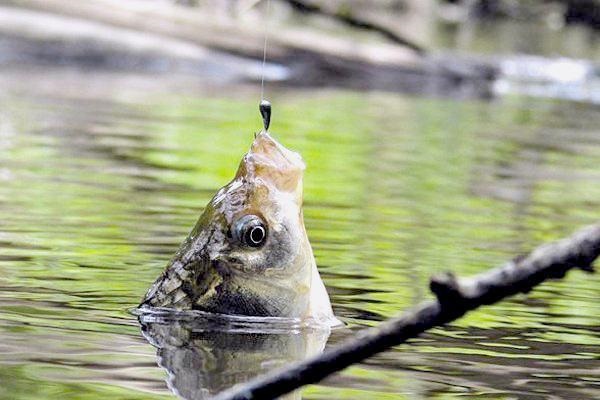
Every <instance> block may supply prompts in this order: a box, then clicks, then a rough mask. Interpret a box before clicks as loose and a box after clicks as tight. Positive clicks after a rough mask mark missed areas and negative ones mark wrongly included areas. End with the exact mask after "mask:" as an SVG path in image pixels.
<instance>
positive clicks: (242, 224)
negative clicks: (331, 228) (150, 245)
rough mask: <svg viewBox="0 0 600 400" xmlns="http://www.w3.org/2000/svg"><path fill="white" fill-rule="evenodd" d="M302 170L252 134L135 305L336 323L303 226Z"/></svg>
mask: <svg viewBox="0 0 600 400" xmlns="http://www.w3.org/2000/svg"><path fill="white" fill-rule="evenodd" d="M304 171H305V164H304V161H303V160H302V157H301V156H300V154H298V153H296V152H293V151H291V150H288V149H287V148H285V147H284V146H283V145H282V144H280V143H279V142H278V141H277V140H275V139H274V138H273V137H272V136H271V135H270V134H269V133H268V132H267V131H266V130H262V131H261V132H259V133H258V134H256V135H255V138H254V141H253V142H252V145H251V147H250V150H249V151H248V152H247V153H246V154H245V155H244V156H243V158H242V160H241V162H240V164H239V167H238V170H237V173H236V174H235V177H234V178H233V179H232V180H231V181H230V182H229V183H228V184H227V185H225V186H224V187H222V188H221V189H219V190H218V191H217V192H216V194H215V195H214V197H213V198H212V199H211V200H210V201H209V203H208V205H207V206H206V207H205V209H204V211H203V213H202V214H201V216H200V218H199V219H198V222H197V223H196V225H195V226H194V228H193V229H192V231H191V233H190V234H189V235H188V237H187V238H186V239H185V240H184V242H183V243H182V244H181V246H180V248H179V250H178V251H177V253H176V254H175V256H174V257H173V258H172V260H171V261H170V262H169V264H168V265H167V267H166V269H165V270H164V272H163V273H162V274H161V275H160V276H159V278H158V279H157V280H156V282H155V283H154V284H153V285H152V286H151V288H150V289H149V290H148V292H147V294H146V296H145V297H144V299H143V301H142V303H141V304H140V307H146V308H148V307H150V308H168V309H173V310H177V311H185V310H199V311H204V312H208V313H215V314H225V315H241V316H253V317H283V318H294V319H301V320H303V321H312V322H315V323H318V324H329V325H335V324H337V322H338V321H337V319H335V317H334V315H333V311H332V307H331V302H330V300H329V296H328V294H327V291H326V288H325V285H324V284H323V281H322V279H321V277H320V275H319V271H318V269H317V266H316V262H315V258H314V255H313V251H312V247H311V245H310V242H309V239H308V236H307V233H306V229H305V225H304V217H303V207H302V206H303V175H304Z"/></svg>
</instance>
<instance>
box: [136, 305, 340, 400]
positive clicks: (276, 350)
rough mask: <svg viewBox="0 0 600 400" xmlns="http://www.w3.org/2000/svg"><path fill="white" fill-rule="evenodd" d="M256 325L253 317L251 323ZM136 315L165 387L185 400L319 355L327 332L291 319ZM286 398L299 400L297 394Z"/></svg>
mask: <svg viewBox="0 0 600 400" xmlns="http://www.w3.org/2000/svg"><path fill="white" fill-rule="evenodd" d="M204 317H207V318H204ZM255 320H257V318H256V319H255ZM255 320H251V319H248V318H241V317H238V318H234V319H226V317H224V318H223V319H221V318H220V317H215V316H214V315H213V316H210V315H208V313H205V314H204V315H202V316H200V317H198V316H197V315H196V316H195V317H189V316H184V317H182V315H181V314H179V315H167V314H165V315H159V316H156V315H152V316H148V315H141V316H140V317H139V321H140V325H141V330H142V334H143V335H144V337H145V338H146V339H147V340H148V342H150V344H152V345H153V346H154V347H156V349H157V362H158V365H159V366H160V367H161V368H163V369H164V370H165V371H166V372H167V375H168V378H167V385H168V387H169V389H171V390H172V391H173V393H175V394H176V395H177V396H179V397H181V398H183V399H186V400H200V399H208V398H210V397H211V396H214V395H216V394H217V393H219V392H222V391H224V390H226V389H229V388H231V387H232V386H234V385H236V384H240V383H244V382H247V381H249V380H250V379H252V378H254V377H256V376H258V375H261V374H263V373H265V372H268V371H271V370H273V369H276V368H279V367H282V366H284V365H288V364H290V363H292V362H296V361H301V360H303V359H306V358H308V357H310V356H312V355H316V354H319V353H321V352H322V351H323V348H324V347H325V344H326V342H327V339H328V338H329V334H330V330H329V329H327V328H306V327H300V326H293V320H291V319H282V318H268V319H265V321H264V322H257V321H255ZM284 398H286V399H300V398H301V396H300V392H299V391H298V392H295V393H291V394H289V395H288V396H287V397H284Z"/></svg>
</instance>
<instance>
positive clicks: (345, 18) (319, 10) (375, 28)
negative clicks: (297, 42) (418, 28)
mask: <svg viewBox="0 0 600 400" xmlns="http://www.w3.org/2000/svg"><path fill="white" fill-rule="evenodd" d="M282 1H283V2H285V3H287V4H289V5H290V6H291V7H292V8H294V9H295V10H297V11H299V12H302V13H306V14H317V15H322V16H325V17H328V18H332V19H334V20H336V21H339V22H341V23H343V24H346V25H348V26H351V27H353V28H358V29H363V30H367V31H371V32H376V33H379V34H380V35H382V36H383V37H385V38H386V39H388V40H390V41H391V42H393V43H396V44H399V45H401V46H405V47H408V48H409V49H411V50H414V51H415V52H417V53H419V54H425V49H424V48H423V47H422V46H420V45H418V44H416V43H414V42H413V41H411V40H408V39H406V38H404V37H402V36H400V35H398V34H397V33H395V32H393V31H392V30H390V29H387V28H385V27H383V26H381V25H377V24H375V23H373V22H370V21H366V20H364V19H361V18H358V17H354V16H352V15H350V14H344V13H338V12H331V11H329V10H326V9H325V8H323V7H320V6H318V5H316V4H314V3H307V2H304V1H300V0H282Z"/></svg>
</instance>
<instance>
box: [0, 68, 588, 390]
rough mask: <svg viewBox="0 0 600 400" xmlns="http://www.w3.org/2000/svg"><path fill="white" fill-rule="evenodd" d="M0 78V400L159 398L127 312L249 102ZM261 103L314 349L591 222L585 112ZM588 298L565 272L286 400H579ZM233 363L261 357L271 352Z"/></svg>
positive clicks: (232, 140) (230, 146)
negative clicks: (438, 277) (295, 169)
mask: <svg viewBox="0 0 600 400" xmlns="http://www.w3.org/2000/svg"><path fill="white" fill-rule="evenodd" d="M6 74H8V75H6ZM53 74H54V75H53ZM7 76H8V77H7ZM49 82H52V83H49ZM2 83H3V88H4V90H3V91H2V94H0V99H1V104H2V106H1V107H0V399H3V400H4V399H6V400H8V399H11V400H14V399H19V400H20V399H99V398H111V399H159V398H160V399H163V398H164V399H168V398H174V394H173V393H172V392H171V390H170V389H169V388H168V387H167V384H166V383H165V380H170V382H171V386H173V380H174V379H175V380H177V377H173V376H172V375H173V371H170V376H169V374H167V372H166V370H165V369H164V368H161V367H159V366H158V365H157V360H156V349H155V348H154V347H153V346H152V345H150V344H149V343H148V342H147V341H146V340H145V339H144V337H143V336H142V335H141V333H140V327H139V325H138V323H137V320H136V319H135V317H133V316H132V315H131V314H130V313H129V312H128V311H129V309H130V308H132V307H135V306H136V305H137V304H138V302H139V300H140V299H141V297H142V296H143V294H144V293H145V291H146V290H147V288H148V287H149V285H150V284H151V283H152V282H153V281H154V279H155V278H156V276H157V275H158V274H159V273H160V271H161V270H162V268H163V267H164V265H165V264H166V263H167V261H168V260H169V258H170V256H171V255H172V254H173V252H174V251H175V250H176V249H177V247H178V245H179V243H180V242H181V241H182V239H183V238H184V237H185V236H186V234H187V233H188V231H189V230H190V229H191V227H192V226H193V224H194V223H195V220H196V218H197V217H198V215H199V214H200V212H201V210H202V207H203V206H204V204H205V203H206V202H207V201H208V200H209V198H210V197H211V196H212V194H213V193H214V191H215V190H216V189H217V188H218V187H220V186H222V185H223V184H224V183H226V182H227V181H228V180H229V179H230V178H231V177H232V175H233V173H234V172H235V169H236V167H237V164H238V162H239V158H240V157H241V155H242V154H243V153H244V152H245V151H246V150H247V148H248V146H249V144H250V143H251V139H252V133H253V132H254V131H256V130H258V129H259V126H260V119H259V115H258V112H257V110H256V108H257V100H256V88H253V87H226V88H223V87H202V86H194V85H193V84H190V85H187V84H186V83H185V82H184V83H181V82H173V81H171V80H169V79H167V78H160V77H158V78H157V77H144V76H135V77H127V76H125V77H123V76H120V75H118V74H96V75H90V74H84V73H79V72H71V73H64V72H61V71H58V72H52V71H48V70H44V71H43V72H40V71H29V72H27V71H26V72H23V71H8V72H6V73H5V75H4V78H3V80H2ZM270 100H271V101H272V103H273V105H274V115H273V122H272V131H273V132H274V134H275V135H276V136H277V137H278V138H279V139H280V140H281V142H282V143H284V144H285V145H286V146H288V147H290V148H292V149H295V150H297V151H299V152H300V153H302V155H303V156H304V158H305V160H306V162H307V164H308V169H307V173H306V177H305V202H306V207H305V218H306V226H307V230H308V233H309V237H310V239H311V242H312V244H313V248H314V252H315V256H316V259H317V263H318V265H319V268H320V270H321V272H322V276H323V279H324V281H325V284H326V286H327V288H328V291H329V292H330V295H331V299H332V303H333V305H334V309H335V311H336V314H337V315H338V316H339V317H340V318H341V319H342V320H344V321H345V322H346V323H347V325H348V326H347V328H346V329H342V330H338V331H334V332H333V334H332V336H331V338H330V340H329V343H328V345H332V344H335V343H336V342H338V341H339V340H341V339H343V338H344V337H346V336H348V335H350V334H351V333H352V332H353V331H356V330H358V329H360V328H362V327H363V326H371V325H374V324H376V322H377V321H379V320H382V319H384V318H387V317H390V316H392V315H395V314H396V313H398V312H400V311H402V310H404V309H406V308H408V307H410V306H411V305H414V304H416V303H417V302H419V301H421V300H423V299H425V298H428V297H429V294H428V291H427V281H428V277H429V276H431V275H432V274H434V273H436V272H439V271H443V270H451V271H455V272H457V273H459V274H465V275H467V274H473V273H477V272H479V271H482V270H484V269H486V268H489V267H491V266H495V265H497V264H499V263H501V262H503V261H506V260H507V259H510V258H512V257H514V256H516V255H518V254H521V253H523V252H526V251H527V250H528V249H531V248H532V247H534V246H536V245H537V244H539V243H541V242H545V241H550V240H553V239H556V238H560V237H562V236H565V235H568V234H569V233H570V232H572V231H573V230H575V229H577V228H578V227H580V226H582V225H585V224H589V223H593V222H595V221H597V220H598V217H599V215H600V214H599V210H600V168H599V165H600V131H599V130H598V127H599V126H600V109H598V106H591V105H585V104H576V103H566V102H560V101H554V100H534V99H526V98H519V97H507V98H503V99H497V100H494V101H491V102H480V101H453V100H447V99H422V98H412V97H405V96H402V95H393V94H378V93H371V94H364V95H361V94H358V93H353V92H345V91H323V90H317V91H308V90H307V91H299V90H283V89H281V90H279V91H272V95H271V96H270ZM599 297H600V275H594V276H590V275H586V274H584V273H582V272H573V273H571V274H570V275H568V276H567V278H566V279H565V280H563V281H560V282H551V283H547V284H544V285H543V286H541V287H540V288H538V289H536V290H535V291H534V292H532V293H530V294H529V295H527V296H518V297H515V298H512V299H510V300H508V301H505V302H502V303H501V304H498V305H495V306H492V307H486V308H485V309H482V310H480V311H477V312H474V313H472V314H469V315H468V316H467V317H465V318H463V319H461V320H460V321H457V322H456V323H454V324H452V325H451V326H449V327H447V328H444V329H436V330H435V331H432V332H430V333H428V334H427V335H425V336H423V337H422V338H420V339H418V340H414V341H412V342H411V344H410V345H406V346H400V347H398V348H394V349H393V350H391V351H388V352H386V353H384V354H381V355H379V356H376V357H374V358H372V359H370V360H368V361H367V362H365V363H363V364H360V365H357V366H354V367H352V368H350V369H348V370H346V371H344V372H343V373H341V374H339V375H336V376H334V377H332V378H330V379H328V380H327V381H326V382H324V383H323V384H320V385H315V386H309V387H307V388H305V390H304V391H303V393H302V396H303V398H305V399H332V398H335V399H373V398H378V399H392V398H393V399H450V398H472V399H516V398H519V399H558V398H563V399H593V398H598V396H600V362H599V359H600V350H599V349H600V347H599V345H600V328H599V327H600V305H599V304H598V301H597V299H598V298H599ZM282 348H283V349H284V350H283V351H286V350H285V349H286V348H289V346H288V347H286V346H285V343H284V345H282ZM253 351H254V353H252V354H253V355H252V356H253V357H254V356H256V357H257V358H258V359H260V360H262V361H260V362H261V363H263V364H264V360H263V359H264V357H263V358H262V359H261V358H260V357H258V356H259V355H260V354H258V355H257V354H256V353H257V352H258V353H260V352H261V351H262V352H268V351H272V350H271V349H269V348H268V347H267V348H266V349H265V348H263V349H261V348H260V346H259V348H258V350H256V349H254V350H253ZM237 356H238V357H239V358H238V360H237V361H236V362H237V364H236V365H238V364H240V363H241V364H244V363H245V362H247V361H248V360H249V357H250V355H248V353H247V352H245V351H240V352H239V353H238V354H237ZM162 362H163V364H164V357H163V361H162ZM178 362H179V368H181V369H183V370H185V369H186V368H187V371H183V372H182V371H179V373H180V374H189V377H190V379H192V380H194V379H195V380H196V381H197V380H198V376H197V375H194V374H195V373H197V372H195V371H196V370H195V369H194V368H198V366H193V365H188V366H186V360H185V359H183V360H180V361H178ZM210 362H211V360H210V359H208V360H206V363H208V364H210ZM241 364H240V365H241ZM263 364H261V368H262V367H264V368H265V369H268V366H265V365H263ZM175 372H177V371H175ZM186 376H187V375H186ZM196 383H197V382H196ZM180 392H181V391H180ZM198 396H199V397H198V398H201V397H200V395H199V394H198Z"/></svg>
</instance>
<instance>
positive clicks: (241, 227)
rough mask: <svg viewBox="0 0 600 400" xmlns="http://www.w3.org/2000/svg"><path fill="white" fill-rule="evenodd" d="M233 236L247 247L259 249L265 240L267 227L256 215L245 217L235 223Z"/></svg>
mask: <svg viewBox="0 0 600 400" xmlns="http://www.w3.org/2000/svg"><path fill="white" fill-rule="evenodd" d="M233 231H234V236H235V238H236V239H237V240H238V241H239V242H240V243H242V244H244V245H246V246H249V247H261V246H262V245H263V244H264V243H265V241H266V240H267V227H266V225H265V224H264V223H263V221H262V219H260V218H259V217H257V216H256V215H245V216H243V217H242V218H240V219H239V220H238V221H236V222H235V225H234V230H233Z"/></svg>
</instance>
